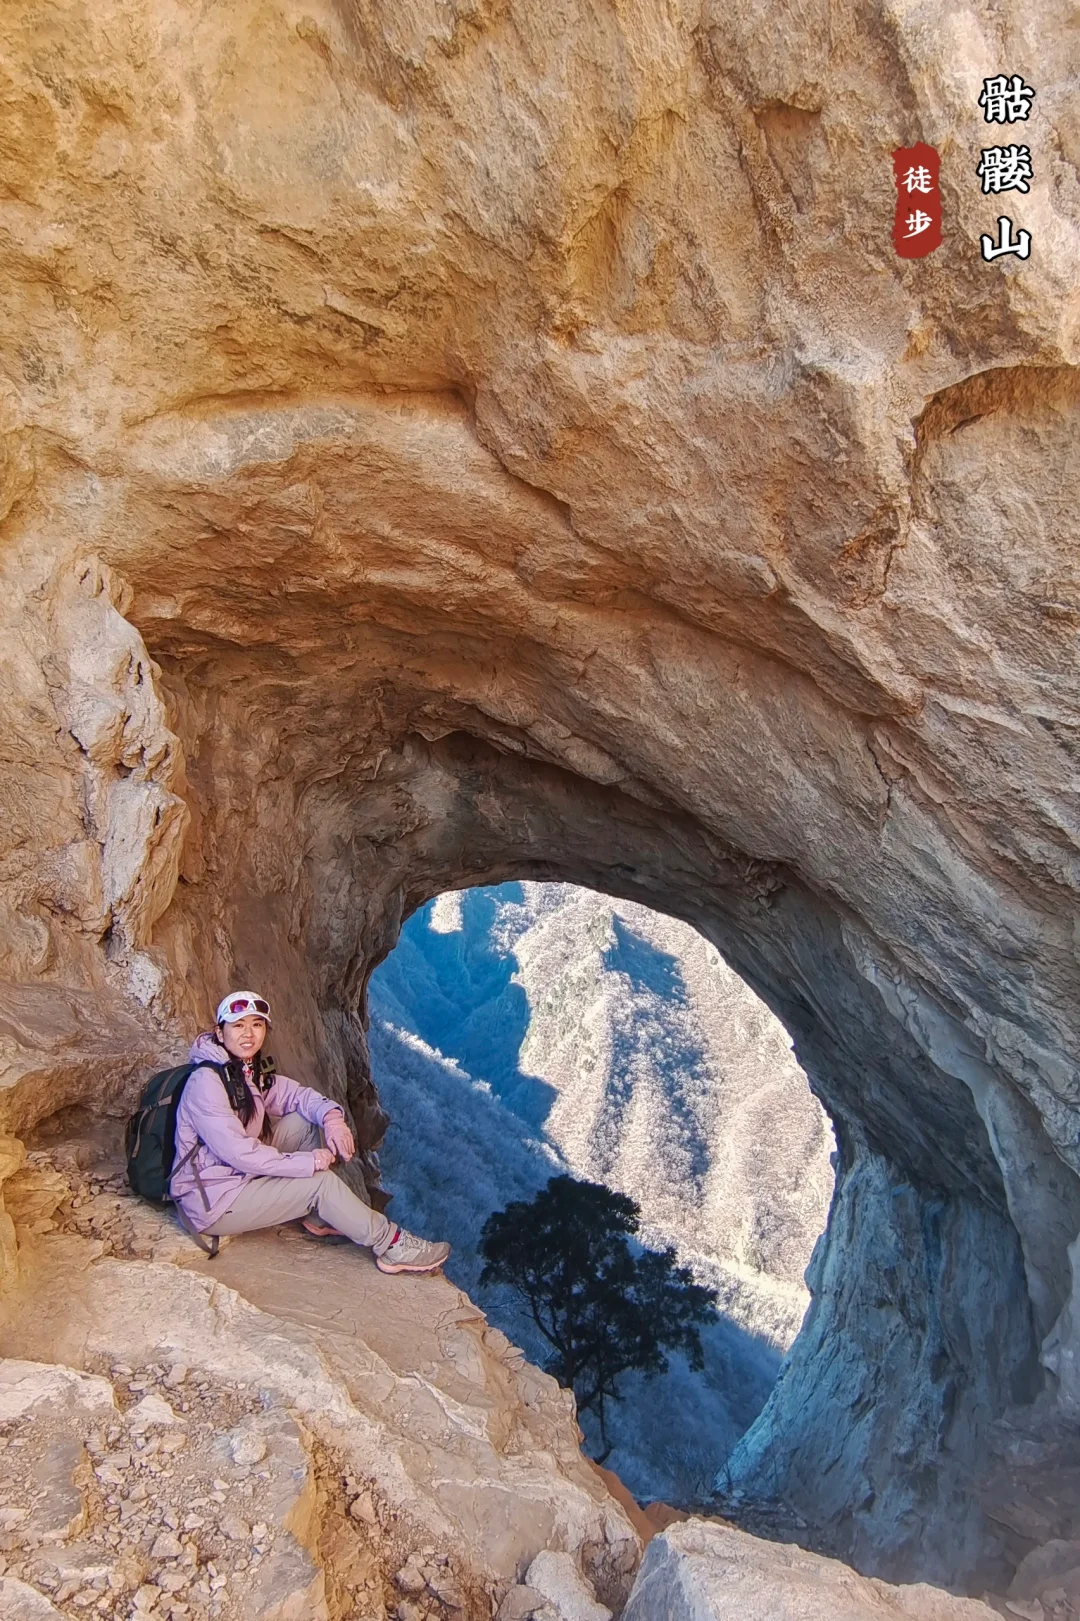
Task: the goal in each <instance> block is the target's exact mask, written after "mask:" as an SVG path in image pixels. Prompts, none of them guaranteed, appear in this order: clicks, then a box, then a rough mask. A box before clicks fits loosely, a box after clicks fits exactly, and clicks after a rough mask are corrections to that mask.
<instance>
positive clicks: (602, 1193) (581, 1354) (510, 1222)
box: [480, 1176, 716, 1462]
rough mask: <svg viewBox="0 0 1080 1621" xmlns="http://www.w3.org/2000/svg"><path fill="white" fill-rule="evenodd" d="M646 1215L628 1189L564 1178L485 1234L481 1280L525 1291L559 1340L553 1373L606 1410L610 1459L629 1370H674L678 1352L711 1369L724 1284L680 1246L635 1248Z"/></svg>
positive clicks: (580, 1397)
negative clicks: (612, 1405)
mask: <svg viewBox="0 0 1080 1621" xmlns="http://www.w3.org/2000/svg"><path fill="white" fill-rule="evenodd" d="M640 1217H641V1212H640V1209H639V1207H638V1205H637V1204H635V1202H634V1200H633V1199H630V1198H628V1197H627V1195H626V1194H625V1193H613V1192H612V1191H611V1189H610V1188H605V1187H603V1186H602V1185H601V1184H600V1183H597V1182H578V1181H576V1180H575V1179H574V1178H573V1177H571V1176H555V1177H552V1179H551V1181H550V1182H549V1183H548V1185H547V1187H546V1188H544V1189H543V1191H542V1192H540V1193H538V1194H537V1195H536V1197H535V1198H534V1199H532V1200H531V1201H529V1202H528V1203H526V1202H525V1201H524V1200H515V1201H514V1203H513V1204H509V1205H507V1207H506V1209H505V1210H499V1211H496V1212H495V1214H494V1215H492V1216H489V1217H488V1220H487V1221H486V1222H485V1224H484V1229H483V1232H482V1233H481V1236H480V1254H481V1255H482V1257H483V1259H484V1261H485V1263H486V1264H485V1266H484V1270H483V1272H482V1274H481V1277H480V1282H481V1283H482V1284H488V1283H505V1284H508V1285H509V1286H510V1287H511V1288H512V1289H514V1290H516V1291H517V1293H518V1294H520V1295H521V1296H522V1298H523V1299H524V1301H525V1303H526V1304H527V1306H528V1309H529V1313H530V1315H531V1317H532V1320H533V1322H534V1323H535V1324H536V1326H537V1328H538V1329H539V1330H540V1332H541V1334H542V1335H543V1336H544V1338H545V1339H546V1340H547V1342H548V1344H549V1345H550V1346H551V1347H552V1354H551V1355H550V1356H549V1357H548V1359H547V1362H546V1364H545V1367H546V1369H547V1372H548V1373H551V1374H553V1375H554V1376H555V1378H556V1379H558V1381H559V1383H560V1384H563V1385H569V1386H570V1388H571V1389H572V1390H573V1392H574V1395H575V1396H576V1398H577V1404H578V1411H579V1412H586V1411H592V1412H595V1414H596V1417H597V1419H598V1421H599V1424H600V1435H601V1439H602V1442H603V1445H604V1452H603V1453H602V1455H601V1458H600V1462H603V1460H604V1458H606V1457H607V1455H608V1453H609V1452H610V1451H611V1447H610V1445H609V1443H608V1438H607V1426H606V1413H605V1403H606V1402H607V1401H618V1400H620V1395H619V1391H618V1388H617V1381H618V1379H619V1377H620V1375H622V1374H624V1373H629V1372H630V1371H631V1370H633V1371H636V1372H640V1373H644V1374H647V1375H654V1374H658V1373H666V1371H667V1366H668V1361H667V1357H666V1356H665V1355H664V1352H665V1350H676V1349H677V1350H680V1351H684V1352H685V1353H686V1356H687V1359H688V1360H689V1363H690V1366H691V1367H692V1368H701V1367H702V1366H703V1363H704V1358H703V1356H702V1351H701V1339H700V1336H699V1334H698V1328H697V1325H698V1324H700V1323H704V1322H706V1321H707V1320H708V1318H709V1316H710V1315H711V1313H712V1311H713V1310H714V1308H715V1306H716V1291H715V1290H714V1289H707V1288H705V1287H703V1285H701V1284H699V1283H695V1282H694V1281H693V1276H692V1274H691V1273H690V1271H689V1269H688V1268H687V1267H681V1266H677V1265H676V1264H675V1251H674V1250H673V1249H667V1250H659V1251H657V1250H641V1251H639V1253H638V1254H636V1255H635V1254H634V1251H633V1249H632V1248H631V1245H630V1243H629V1238H630V1236H631V1235H632V1234H634V1233H636V1232H637V1230H638V1227H639V1225H640Z"/></svg>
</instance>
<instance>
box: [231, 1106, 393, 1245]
mask: <svg viewBox="0 0 1080 1621" xmlns="http://www.w3.org/2000/svg"><path fill="white" fill-rule="evenodd" d="M270 1141H271V1142H272V1143H273V1145H274V1147H275V1148H277V1149H280V1151H281V1152H282V1153H283V1154H294V1153H298V1152H301V1151H303V1150H304V1149H310V1148H322V1147H323V1146H324V1142H323V1134H322V1132H321V1131H320V1130H319V1128H318V1126H313V1125H312V1124H311V1122H310V1121H309V1120H305V1119H304V1117H303V1115H299V1114H287V1115H283V1116H282V1118H281V1119H280V1120H279V1121H278V1123H277V1125H276V1126H275V1127H274V1134H273V1136H272V1137H271V1139H270ZM312 1210H314V1211H316V1212H317V1213H318V1216H319V1219H320V1220H321V1221H324V1222H327V1223H328V1224H329V1225H330V1226H331V1227H336V1228H337V1230H338V1232H339V1233H344V1234H345V1236H346V1237H347V1238H351V1239H352V1241H353V1243H354V1244H366V1245H368V1246H369V1247H377V1248H380V1249H381V1248H382V1246H383V1245H384V1244H385V1243H386V1241H387V1240H388V1239H389V1237H390V1235H391V1233H392V1232H393V1231H394V1228H393V1225H392V1223H390V1222H389V1221H387V1219H386V1217H385V1216H380V1215H378V1214H377V1213H376V1212H375V1211H374V1210H372V1208H371V1206H370V1205H366V1204H365V1203H364V1201H363V1200H362V1199H358V1198H357V1196H356V1194H355V1193H353V1192H352V1190H351V1189H350V1188H347V1187H346V1186H345V1184H344V1182H343V1181H342V1180H341V1178H340V1177H339V1176H335V1175H334V1173H333V1171H317V1172H316V1174H315V1175H314V1176H255V1177H252V1179H251V1181H250V1182H246V1183H245V1184H244V1186H243V1187H242V1188H241V1189H240V1192H239V1193H238V1194H237V1196H236V1198H235V1200H234V1201H233V1203H232V1204H231V1205H230V1206H229V1208H228V1210H226V1212H225V1214H224V1215H223V1216H219V1217H218V1219H217V1220H216V1221H215V1222H214V1224H213V1226H212V1227H207V1228H206V1229H205V1231H206V1233H207V1234H208V1235H210V1236H212V1235H214V1234H217V1235H218V1236H219V1237H221V1238H224V1237H225V1235H226V1234H232V1233H251V1232H254V1231H255V1229H256V1228H257V1227H277V1226H280V1224H281V1223H282V1222H286V1221H295V1220H296V1218H297V1217H298V1216H306V1215H308V1214H309V1212H310V1211H312Z"/></svg>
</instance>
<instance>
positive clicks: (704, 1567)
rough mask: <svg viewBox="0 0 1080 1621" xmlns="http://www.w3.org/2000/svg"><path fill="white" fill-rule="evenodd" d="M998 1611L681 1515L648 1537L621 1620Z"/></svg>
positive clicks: (916, 1617) (986, 1617)
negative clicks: (867, 1574)
mask: <svg viewBox="0 0 1080 1621" xmlns="http://www.w3.org/2000/svg"><path fill="white" fill-rule="evenodd" d="M998 1613H999V1612H998V1611H997V1610H996V1609H992V1608H991V1607H990V1606H989V1605H988V1604H982V1603H979V1602H977V1601H975V1600H973V1599H966V1598H955V1597H953V1596H952V1595H951V1594H949V1593H943V1592H941V1591H940V1590H939V1589H937V1588H932V1587H927V1586H926V1585H925V1584H924V1583H917V1584H914V1585H908V1586H901V1587H895V1586H891V1585H890V1584H889V1583H887V1582H882V1581H877V1580H875V1579H874V1578H873V1577H871V1578H866V1577H863V1576H858V1575H856V1573H855V1572H854V1571H853V1570H851V1569H850V1568H849V1567H848V1566H847V1565H842V1564H840V1563H839V1561H838V1560H835V1559H823V1558H821V1556H820V1555H818V1554H813V1553H805V1552H804V1551H803V1550H802V1549H801V1548H790V1547H784V1546H782V1545H780V1544H778V1543H772V1542H763V1541H761V1540H760V1539H759V1538H757V1537H748V1536H746V1535H745V1534H744V1533H743V1532H742V1531H736V1530H733V1529H732V1528H731V1527H730V1526H725V1525H716V1524H714V1523H709V1522H706V1521H704V1520H685V1521H683V1522H682V1524H680V1525H675V1526H672V1527H671V1528H670V1529H669V1530H667V1531H664V1532H663V1533H662V1534H661V1535H660V1536H658V1537H654V1538H653V1540H652V1542H650V1544H649V1546H648V1548H647V1550H646V1553H645V1558H644V1559H643V1560H642V1563H641V1569H640V1570H639V1572H638V1576H637V1581H636V1582H635V1583H634V1590H633V1592H632V1593H631V1595H630V1599H629V1602H628V1603H627V1606H626V1608H625V1610H624V1611H623V1617H624V1621H655V1618H657V1617H659V1616H663V1617H664V1618H665V1621H744V1618H745V1617H747V1616H768V1617H769V1618H770V1621H897V1618H898V1617H901V1616H903V1617H906V1618H907V1621H992V1618H993V1617H994V1616H996V1615H997V1614H998Z"/></svg>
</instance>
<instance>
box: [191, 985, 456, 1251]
mask: <svg viewBox="0 0 1080 1621" xmlns="http://www.w3.org/2000/svg"><path fill="white" fill-rule="evenodd" d="M216 1021H217V1022H216V1025H215V1029H214V1031H213V1033H212V1034H210V1033H207V1034H204V1035H201V1036H199V1037H197V1038H196V1040H195V1042H194V1043H193V1045H192V1048H191V1054H190V1057H191V1062H192V1063H193V1064H196V1065H197V1066H198V1067H197V1068H196V1069H195V1070H194V1071H193V1072H192V1074H191V1077H190V1079H189V1080H188V1082H187V1085H186V1086H185V1087H184V1091H183V1093H182V1095H181V1098H180V1105H179V1109H178V1111H177V1117H176V1169H175V1170H174V1172H173V1176H172V1181H171V1184H170V1187H171V1192H172V1195H173V1197H174V1198H175V1200H176V1203H177V1208H178V1210H179V1213H180V1216H181V1220H182V1221H183V1222H184V1224H185V1226H187V1227H189V1228H190V1229H191V1230H192V1231H194V1232H195V1233H197V1234H206V1235H207V1236H209V1237H211V1238H221V1237H225V1236H226V1235H232V1234H236V1233H248V1232H253V1231H255V1230H256V1229H257V1228H259V1227H276V1226H278V1225H279V1224H280V1223H282V1222H287V1221H293V1220H295V1219H297V1218H298V1217H299V1218H302V1219H303V1224H304V1227H305V1229H306V1231H307V1232H308V1233H309V1234H310V1235H311V1236H312V1237H318V1238H328V1239H332V1240H337V1239H340V1240H350V1239H351V1241H352V1242H353V1243H354V1244H360V1245H363V1246H364V1247H366V1248H370V1249H371V1250H373V1251H374V1254H375V1265H376V1266H377V1267H378V1268H379V1270H380V1271H381V1272H436V1271H438V1270H439V1268H440V1267H441V1266H442V1264H443V1262H444V1261H445V1260H446V1258H447V1256H448V1255H449V1253H450V1246H449V1245H448V1244H445V1243H440V1244H429V1243H427V1242H425V1241H424V1240H423V1239H421V1238H417V1237H415V1236H414V1235H413V1234H412V1233H408V1232H406V1231H405V1229H404V1228H403V1227H399V1226H397V1225H396V1224H395V1223H394V1222H391V1221H388V1220H387V1218H386V1217H385V1216H383V1215H381V1214H380V1213H378V1212H377V1211H375V1210H372V1209H371V1207H370V1206H369V1205H367V1204H365V1203H364V1202H363V1200H362V1199H358V1198H357V1196H356V1194H355V1193H353V1192H352V1191H351V1189H349V1188H348V1187H346V1185H345V1183H344V1182H342V1181H341V1180H340V1178H338V1177H336V1176H334V1175H333V1173H332V1171H331V1166H332V1165H333V1164H334V1162H335V1160H338V1159H341V1160H343V1161H344V1160H349V1159H351V1158H352V1157H353V1154H354V1153H355V1151H356V1145H355V1143H354V1141H353V1135H352V1132H351V1131H350V1130H349V1127H348V1126H347V1124H346V1122H345V1115H344V1112H343V1110H342V1108H341V1105H340V1104H338V1103H335V1102H334V1101H333V1100H332V1099H331V1098H327V1097H324V1096H323V1095H322V1094H321V1093H320V1092H316V1091H314V1090H313V1089H312V1088H311V1087H309V1086H301V1085H299V1083H298V1082H296V1081H293V1080H290V1079H289V1077H288V1076H287V1075H279V1074H277V1072H276V1070H275V1068H274V1061H273V1059H272V1058H271V1057H270V1056H269V1055H264V1056H263V1057H262V1058H261V1059H260V1060H259V1061H258V1062H256V1055H257V1054H259V1053H260V1052H261V1049H262V1046H263V1043H264V1042H265V1040H266V1032H267V1030H268V1029H269V1028H270V1023H271V1020H270V1005H269V1003H268V1002H267V1001H266V1000H265V999H264V998H263V997H260V996H257V995H255V994H254V993H253V992H251V991H231V992H230V993H229V994H228V996H225V997H223V998H222V1000H221V1002H220V1003H219V1004H218V1009H217V1015H216ZM313 1215H314V1216H315V1217H316V1218H317V1219H314V1220H313V1219H312V1218H313Z"/></svg>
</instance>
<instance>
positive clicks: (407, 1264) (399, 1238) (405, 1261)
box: [375, 1227, 450, 1272]
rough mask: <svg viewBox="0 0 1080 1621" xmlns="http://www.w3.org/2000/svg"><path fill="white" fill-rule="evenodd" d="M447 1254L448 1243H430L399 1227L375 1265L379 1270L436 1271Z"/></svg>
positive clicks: (377, 1257)
mask: <svg viewBox="0 0 1080 1621" xmlns="http://www.w3.org/2000/svg"><path fill="white" fill-rule="evenodd" d="M449 1254H450V1246H449V1244H430V1243H429V1242H428V1240H427V1239H426V1238H417V1236H416V1234H415V1233H407V1232H406V1231H405V1229H404V1227H399V1228H398V1229H397V1230H396V1232H395V1233H394V1236H393V1238H392V1239H391V1240H390V1242H389V1244H388V1245H387V1246H386V1248H385V1249H384V1250H383V1252H382V1254H381V1255H376V1257H375V1265H376V1266H377V1267H378V1269H379V1271H380V1272H437V1271H438V1270H439V1268H440V1267H441V1266H442V1264H443V1262H444V1261H445V1260H446V1257H447V1256H448V1255H449Z"/></svg>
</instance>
